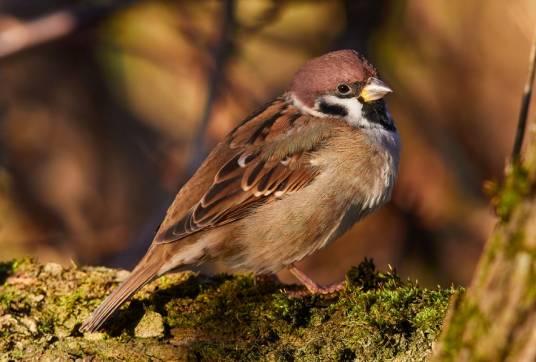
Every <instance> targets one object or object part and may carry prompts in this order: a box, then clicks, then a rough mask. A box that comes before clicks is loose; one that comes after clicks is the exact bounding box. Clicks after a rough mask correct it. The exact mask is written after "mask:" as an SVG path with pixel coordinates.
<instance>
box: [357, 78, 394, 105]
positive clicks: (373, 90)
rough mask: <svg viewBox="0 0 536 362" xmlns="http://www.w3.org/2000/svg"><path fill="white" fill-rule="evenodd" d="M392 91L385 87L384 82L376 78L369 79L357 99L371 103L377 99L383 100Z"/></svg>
mask: <svg viewBox="0 0 536 362" xmlns="http://www.w3.org/2000/svg"><path fill="white" fill-rule="evenodd" d="M392 91H393V90H392V89H391V88H389V87H388V86H387V84H385V83H384V82H382V81H381V80H379V79H378V78H374V77H371V78H370V79H369V80H368V82H367V85H366V86H364V87H363V89H362V90H361V93H359V98H362V99H363V100H364V101H365V102H372V101H375V100H377V99H380V98H383V96H384V95H386V94H387V93H391V92H392Z"/></svg>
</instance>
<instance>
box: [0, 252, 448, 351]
mask: <svg viewBox="0 0 536 362" xmlns="http://www.w3.org/2000/svg"><path fill="white" fill-rule="evenodd" d="M124 275H125V272H124V271H117V270H113V269H107V268H102V267H97V268H79V267H76V266H74V265H73V266H71V267H67V268H62V267H60V266H58V265H56V264H45V265H40V264H38V263H36V262H34V261H31V260H22V261H14V262H10V263H3V264H1V265H0V336H1V337H0V353H1V354H2V356H3V357H4V358H5V359H22V358H33V359H39V360H43V359H45V360H46V359H49V360H55V359H67V358H74V359H76V358H79V357H85V356H93V357H95V358H96V360H107V359H122V360H199V359H201V360H211V361H212V360H221V361H225V360H229V361H234V360H283V361H288V360H294V359H295V360H341V361H344V360H354V359H357V360H363V361H365V360H366V361H373V360H378V361H379V360H386V359H395V360H398V361H404V360H407V361H418V360H424V359H425V358H426V357H427V356H429V355H430V353H431V345H432V342H433V341H434V339H435V338H436V335H437V334H438V331H439V329H440V326H441V323H442V319H443V316H444V313H445V311H446V308H447V304H448V300H449V298H450V296H451V295H452V294H453V293H455V292H456V291H457V290H456V289H454V288H447V289H436V290H428V289H424V288H419V287H418V286H417V285H416V284H415V283H412V282H409V281H406V282H403V281H401V280H400V279H399V277H398V276H396V274H395V273H393V272H378V271H377V270H375V268H374V265H373V264H372V262H370V261H367V260H366V261H364V262H363V263H361V264H360V265H359V266H358V267H355V268H353V269H352V270H351V271H350V272H349V273H348V276H347V280H348V286H347V287H346V288H345V289H344V290H343V291H341V292H340V293H336V294H333V295H329V296H310V295H309V296H303V297H292V296H290V295H289V294H288V293H286V292H285V290H284V288H288V286H283V285H280V284H277V283H274V282H271V281H266V280H257V279H255V278H254V277H252V276H250V275H236V276H229V275H217V276H214V277H207V276H203V275H199V274H195V273H191V272H187V273H180V274H171V275H168V276H164V277H162V278H160V279H159V280H157V281H155V282H153V283H151V284H149V285H148V286H146V287H144V288H143V289H142V290H141V291H140V292H138V293H137V294H136V296H135V297H134V299H133V300H132V301H131V302H130V303H127V305H125V306H124V307H123V308H122V309H121V310H120V311H119V312H118V313H117V314H116V315H115V316H114V317H113V318H112V320H111V321H110V322H109V323H107V324H106V325H105V328H104V330H103V331H102V332H100V333H91V334H89V333H88V334H85V335H83V334H81V333H80V332H79V331H78V327H79V326H80V323H81V322H82V321H83V320H84V318H86V317H87V316H88V315H89V313H90V312H91V310H93V309H94V308H95V307H96V306H97V305H98V304H99V302H100V301H101V300H102V299H103V298H104V297H105V296H106V295H107V294H108V293H109V292H110V291H111V289H112V288H113V287H114V286H116V285H117V283H118V281H119V280H120V279H122V278H124ZM290 288H297V287H290Z"/></svg>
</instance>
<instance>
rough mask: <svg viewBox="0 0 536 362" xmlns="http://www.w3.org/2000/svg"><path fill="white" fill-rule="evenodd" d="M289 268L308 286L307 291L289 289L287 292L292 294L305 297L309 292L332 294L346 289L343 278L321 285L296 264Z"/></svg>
mask: <svg viewBox="0 0 536 362" xmlns="http://www.w3.org/2000/svg"><path fill="white" fill-rule="evenodd" d="M288 270H289V271H290V272H291V273H292V275H294V276H295V277H296V279H298V280H299V281H300V282H301V283H302V284H303V285H304V286H305V288H307V291H302V290H300V291H292V290H287V291H286V293H287V294H288V295H291V296H295V297H303V296H305V295H307V294H332V293H336V292H338V291H340V290H341V289H344V287H345V285H346V282H345V281H344V280H343V281H341V282H339V283H334V284H330V285H325V286H320V285H318V284H316V283H315V282H314V281H313V280H312V279H311V278H309V277H308V276H307V275H306V274H305V273H304V272H302V271H301V270H299V269H298V268H296V267H295V266H290V267H289V268H288Z"/></svg>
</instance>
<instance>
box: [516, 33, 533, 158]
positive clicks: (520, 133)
mask: <svg viewBox="0 0 536 362" xmlns="http://www.w3.org/2000/svg"><path fill="white" fill-rule="evenodd" d="M535 63H536V31H535V32H534V37H533V40H532V49H531V51H530V59H529V74H528V77H527V82H526V83H525V89H524V90H523V97H522V98H521V108H520V110H519V119H518V121H517V131H516V138H515V141H514V149H513V151H512V162H514V163H515V162H517V161H518V160H519V155H520V153H521V146H522V145H523V138H524V137H525V129H526V125H527V117H528V114H529V106H530V99H531V96H532V86H533V84H534V75H535V73H536V72H535V70H536V65H535Z"/></svg>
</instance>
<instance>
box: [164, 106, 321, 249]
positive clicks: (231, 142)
mask: <svg viewBox="0 0 536 362" xmlns="http://www.w3.org/2000/svg"><path fill="white" fill-rule="evenodd" d="M330 133H331V127H330V125H329V120H328V119H319V118H312V117H310V116H306V115H303V114H302V113H300V112H299V110H298V109H297V108H295V107H294V106H292V105H289V104H288V103H287V102H286V101H285V100H284V99H282V98H279V99H276V100H275V101H274V102H272V103H270V104H268V105H267V106H265V107H264V108H263V109H261V111H259V112H257V113H256V114H254V115H252V116H251V117H249V118H248V119H246V121H244V122H243V123H242V124H240V125H239V126H238V127H237V128H236V129H235V130H233V131H232V132H231V133H230V134H229V136H228V137H227V138H226V140H225V141H223V142H222V143H220V144H219V145H218V146H217V147H216V148H215V149H214V150H213V151H212V152H211V154H210V155H209V157H208V158H207V160H206V161H205V162H204V164H203V165H202V166H201V168H200V170H199V171H198V172H197V173H196V175H194V176H193V177H192V179H191V180H190V181H189V182H188V183H187V185H185V187H184V188H183V190H181V192H179V194H178V196H177V198H176V199H175V201H174V203H173V204H172V205H171V207H170V209H169V210H168V214H167V216H166V218H165V220H164V222H163V223H162V226H161V227H160V229H159V232H158V233H157V236H156V238H155V243H169V242H172V241H175V240H179V239H182V238H184V237H186V236H189V235H191V234H193V233H196V232H198V231H202V230H206V229H209V228H214V227H217V226H220V225H223V224H227V223H230V222H233V221H236V220H238V219H241V218H243V217H244V216H246V215H248V214H249V213H251V212H252V211H253V210H255V208H257V207H259V206H260V205H262V204H264V203H266V202H270V201H272V200H274V199H275V198H280V197H283V196H284V195H286V194H289V193H292V192H295V191H297V190H299V189H301V188H303V187H305V186H307V185H308V184H309V183H310V182H311V181H312V180H313V179H314V178H315V176H316V175H317V174H318V172H319V170H318V168H317V167H315V166H314V165H312V164H311V163H310V159H311V155H312V153H314V152H315V151H316V150H318V148H320V147H322V144H323V143H324V141H325V140H326V139H327V138H329V136H330ZM211 170H212V171H211ZM207 174H208V176H207ZM190 185H193V186H190ZM188 189H191V190H192V191H193V192H188ZM200 189H201V190H202V191H200ZM194 190H195V191H194ZM192 195H193V197H196V200H195V201H194V203H193V205H192V206H190V207H189V208H187V209H184V207H183V210H184V211H183V212H177V211H176V209H180V208H181V204H183V203H185V202H190V203H192V200H191V197H192Z"/></svg>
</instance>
